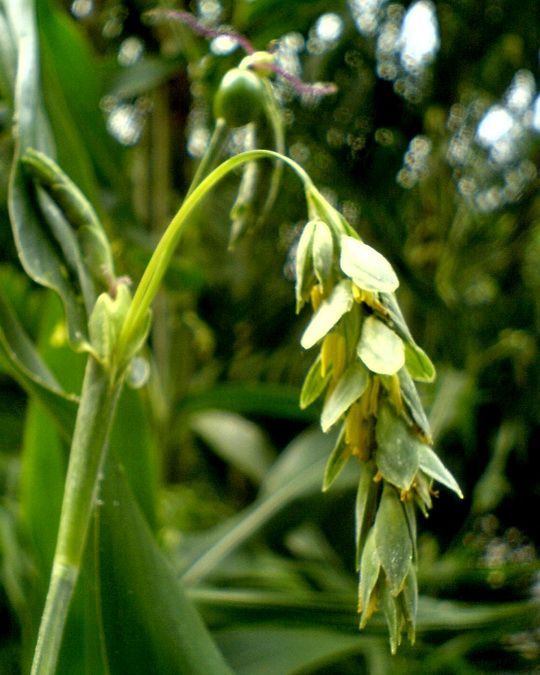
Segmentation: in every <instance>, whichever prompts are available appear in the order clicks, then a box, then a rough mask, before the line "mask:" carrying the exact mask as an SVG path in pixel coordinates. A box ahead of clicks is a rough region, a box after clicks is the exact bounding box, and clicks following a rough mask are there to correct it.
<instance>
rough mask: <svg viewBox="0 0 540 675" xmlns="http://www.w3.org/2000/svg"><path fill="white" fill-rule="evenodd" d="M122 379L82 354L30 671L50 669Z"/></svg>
mask: <svg viewBox="0 0 540 675" xmlns="http://www.w3.org/2000/svg"><path fill="white" fill-rule="evenodd" d="M121 387H122V382H121V381H120V382H111V377H110V374H109V373H108V372H106V371H105V370H104V369H103V367H102V366H101V364H100V363H99V362H98V361H96V360H95V359H94V358H93V357H92V356H90V357H89V359H88V365H87V368H86V373H85V378H84V384H83V390H82V394H81V402H80V405H79V411H78V414H77V421H76V424H75V431H74V435H73V443H72V446H71V454H70V459H69V466H68V473H67V478H66V486H65V491H64V500H63V503H62V513H61V516H60V529H59V532H58V539H57V543H56V552H55V556H54V561H53V568H52V573H51V581H50V584H49V590H48V593H47V599H46V601H45V609H44V611H43V615H42V618H41V625H40V627H39V633H38V640H37V645H36V650H35V653H34V661H33V664H32V671H31V674H32V675H52V674H53V673H54V671H55V668H56V663H57V660H58V654H59V652H60V646H61V642H62V635H63V632H64V626H65V623H66V619H67V614H68V610H69V605H70V601H71V597H72V595H73V591H74V588H75V584H76V582H77V577H78V575H79V570H80V567H81V562H82V557H83V553H84V549H85V545H86V539H87V535H88V529H89V526H90V520H91V517H92V512H93V509H94V506H95V503H96V498H97V491H98V487H99V476H100V472H101V468H102V465H103V459H104V457H105V453H106V448H107V442H108V437H109V431H110V427H111V422H112V418H113V416H114V411H115V408H116V402H117V399H118V394H119V392H120V390H121Z"/></svg>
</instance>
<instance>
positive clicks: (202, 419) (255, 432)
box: [189, 410, 275, 485]
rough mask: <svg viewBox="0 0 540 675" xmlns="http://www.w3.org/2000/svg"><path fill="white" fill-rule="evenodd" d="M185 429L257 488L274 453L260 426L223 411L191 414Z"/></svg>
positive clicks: (273, 457)
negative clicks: (189, 428)
mask: <svg viewBox="0 0 540 675" xmlns="http://www.w3.org/2000/svg"><path fill="white" fill-rule="evenodd" d="M189 426H190V427H191V429H193V430H194V431H195V432H196V433H197V434H198V435H199V436H200V437H201V438H202V439H203V440H204V442H205V443H206V444H207V445H209V446H210V448H212V450H214V452H216V454H217V455H219V456H220V457H222V458H223V459H224V460H225V461H226V462H227V464H229V465H231V466H234V467H236V468H237V469H238V470H239V471H241V472H242V473H243V474H245V475H246V476H248V477H249V478H250V479H251V480H252V481H253V482H254V483H255V484H256V485H258V484H259V483H260V482H261V481H262V479H263V478H264V476H265V475H266V474H267V473H268V471H269V469H270V466H271V465H272V462H273V461H274V459H275V453H274V452H273V451H272V450H271V446H270V442H269V440H268V438H267V437H266V435H265V434H264V432H263V430H262V429H261V427H260V426H258V425H257V424H255V423H254V422H251V421H250V420H247V419H246V418H245V417H242V416H241V415H238V414H236V413H233V412H229V411H225V410H205V411H202V412H200V413H196V414H194V415H193V416H192V417H191V419H190V421H189Z"/></svg>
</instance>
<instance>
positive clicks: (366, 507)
mask: <svg viewBox="0 0 540 675" xmlns="http://www.w3.org/2000/svg"><path fill="white" fill-rule="evenodd" d="M375 474H376V468H375V464H374V463H373V462H364V463H363V464H362V473H361V474H360V480H359V482H358V491H357V493H356V505H355V530H356V569H357V570H358V569H359V568H360V560H361V558H362V551H363V550H364V544H365V541H366V537H367V535H368V532H369V530H370V528H371V526H372V525H373V519H374V517H375V512H376V510H377V508H376V507H377V499H378V497H379V491H380V483H376V482H375V481H374V480H373V479H374V478H375Z"/></svg>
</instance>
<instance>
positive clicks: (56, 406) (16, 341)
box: [0, 293, 77, 439]
mask: <svg viewBox="0 0 540 675" xmlns="http://www.w3.org/2000/svg"><path fill="white" fill-rule="evenodd" d="M0 358H2V359H3V360H4V361H5V363H6V364H7V366H8V368H9V370H10V373H11V374H12V375H13V377H14V379H16V380H17V382H18V383H19V384H20V385H21V387H22V388H23V389H24V390H25V391H27V392H28V393H29V394H32V395H34V396H36V398H37V399H38V400H39V401H40V402H41V404H42V405H44V406H45V408H46V409H47V411H48V412H49V414H50V415H51V417H52V419H53V420H54V422H55V423H56V424H57V426H58V428H59V429H60V431H61V433H62V435H63V437H64V438H65V439H69V438H70V437H71V432H72V431H73V425H74V423H75V415H76V413H77V397H76V396H75V395H74V394H66V393H65V392H64V391H63V390H62V388H61V386H60V385H59V383H58V382H57V380H56V378H55V376H54V375H53V374H52V373H51V371H50V370H49V368H48V367H47V365H46V364H45V362H44V361H43V359H42V358H41V356H40V354H39V353H38V351H37V350H36V348H35V346H34V345H33V343H32V342H31V340H30V338H29V337H28V335H27V334H26V333H25V331H24V330H23V328H22V326H21V325H20V323H19V321H18V319H17V317H16V316H15V314H14V312H13V310H12V309H11V307H10V306H9V305H8V303H7V302H6V301H5V299H4V298H3V296H2V294H1V293H0Z"/></svg>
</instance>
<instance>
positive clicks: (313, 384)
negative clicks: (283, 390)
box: [300, 354, 332, 410]
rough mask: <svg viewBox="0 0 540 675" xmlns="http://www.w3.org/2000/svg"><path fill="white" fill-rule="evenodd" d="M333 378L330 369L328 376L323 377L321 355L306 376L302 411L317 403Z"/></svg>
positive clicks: (302, 394)
mask: <svg viewBox="0 0 540 675" xmlns="http://www.w3.org/2000/svg"><path fill="white" fill-rule="evenodd" d="M331 377H332V370H331V369H329V370H328V372H327V373H326V375H325V376H324V377H323V375H322V359H321V355H320V354H319V355H318V356H317V358H316V359H315V361H314V362H313V365H312V366H311V368H310V369H309V371H308V374H307V375H306V379H305V380H304V384H303V385H302V391H301V392H300V407H301V408H302V410H304V409H305V408H307V407H308V406H309V405H311V404H312V403H313V402H314V401H316V400H317V399H318V398H319V396H320V395H321V394H322V393H323V391H324V390H325V389H326V385H327V384H328V382H330V378H331Z"/></svg>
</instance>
